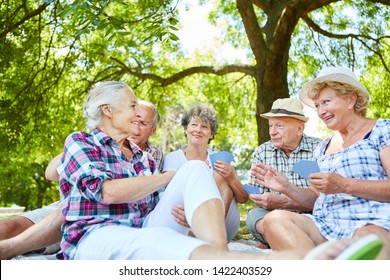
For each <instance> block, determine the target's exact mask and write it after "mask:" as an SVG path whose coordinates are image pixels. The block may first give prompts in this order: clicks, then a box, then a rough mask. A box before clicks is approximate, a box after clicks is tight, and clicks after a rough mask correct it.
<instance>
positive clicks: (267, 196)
mask: <svg viewBox="0 0 390 280" xmlns="http://www.w3.org/2000/svg"><path fill="white" fill-rule="evenodd" d="M249 198H250V199H251V200H252V201H253V202H254V203H255V204H256V205H257V206H259V207H261V208H264V209H266V210H270V211H271V210H275V209H289V210H299V211H303V212H311V211H312V210H313V207H310V205H304V204H301V203H297V202H296V201H294V200H292V199H291V198H289V197H288V196H286V195H283V194H277V193H270V192H266V193H264V194H251V195H250V196H249Z"/></svg>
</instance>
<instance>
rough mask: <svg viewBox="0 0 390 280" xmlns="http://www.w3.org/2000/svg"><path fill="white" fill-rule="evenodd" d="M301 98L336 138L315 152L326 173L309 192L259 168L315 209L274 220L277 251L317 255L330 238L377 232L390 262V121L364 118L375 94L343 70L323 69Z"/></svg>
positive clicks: (271, 235) (267, 223)
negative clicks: (316, 250)
mask: <svg viewBox="0 0 390 280" xmlns="http://www.w3.org/2000/svg"><path fill="white" fill-rule="evenodd" d="M300 98H301V99H302V101H303V102H304V103H306V104H307V105H308V106H311V107H315V108H316V109H317V114H318V116H319V118H320V119H321V120H322V121H323V122H324V123H325V124H326V126H327V127H328V128H329V129H331V130H333V131H335V132H336V133H335V135H334V136H332V137H329V138H327V139H325V140H324V141H323V142H322V145H319V147H318V148H317V149H316V151H315V153H314V155H315V157H316V159H317V162H318V165H319V167H320V170H321V172H319V173H313V174H311V175H310V177H309V178H310V185H311V186H310V188H309V189H305V190H301V189H298V188H297V187H295V186H293V185H292V184H291V183H290V182H288V181H287V180H286V179H285V177H284V176H283V175H282V174H280V173H279V172H277V171H276V170H274V169H272V168H270V167H267V166H260V165H259V166H258V167H257V168H255V169H254V170H253V173H254V174H257V177H258V178H259V180H264V181H265V183H266V184H267V185H269V187H270V188H272V189H274V190H278V191H281V192H283V193H284V194H286V195H288V196H289V197H291V198H292V199H294V200H296V201H299V202H301V203H303V204H304V203H306V204H312V205H314V208H313V214H312V215H300V214H297V213H291V212H286V211H273V212H272V213H270V214H269V215H267V216H266V218H265V220H264V227H265V232H266V238H267V240H269V244H270V245H271V248H272V249H275V250H283V249H292V248H296V247H298V246H299V247H300V248H308V249H310V248H312V247H314V246H316V245H318V244H320V243H323V242H325V241H327V240H332V239H342V238H348V237H352V236H363V235H367V234H369V233H375V234H377V235H379V236H381V237H382V239H383V240H384V244H385V245H384V247H383V249H382V251H381V254H380V256H379V257H378V258H381V259H390V234H389V231H390V179H389V176H388V174H389V173H390V120H389V119H378V120H374V119H370V118H367V117H365V114H366V110H367V107H368V104H369V93H368V91H367V89H366V88H365V87H364V86H363V85H362V84H361V83H359V82H358V80H357V78H356V76H355V75H354V74H353V73H352V72H351V71H349V70H348V69H344V68H341V67H331V68H325V69H324V70H322V71H321V72H320V74H319V76H318V77H317V78H316V79H314V80H312V81H310V82H308V83H307V84H306V85H304V87H303V88H302V90H301V92H300ZM265 170H266V171H265Z"/></svg>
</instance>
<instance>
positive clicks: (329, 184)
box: [309, 172, 346, 194]
mask: <svg viewBox="0 0 390 280" xmlns="http://www.w3.org/2000/svg"><path fill="white" fill-rule="evenodd" d="M345 180H346V178H345V177H343V176H341V175H339V174H337V173H333V172H318V173H312V174H310V176H309V181H310V185H311V186H312V187H314V188H315V189H316V190H317V191H319V192H322V193H327V194H335V193H345V192H346V191H345V186H346V182H345Z"/></svg>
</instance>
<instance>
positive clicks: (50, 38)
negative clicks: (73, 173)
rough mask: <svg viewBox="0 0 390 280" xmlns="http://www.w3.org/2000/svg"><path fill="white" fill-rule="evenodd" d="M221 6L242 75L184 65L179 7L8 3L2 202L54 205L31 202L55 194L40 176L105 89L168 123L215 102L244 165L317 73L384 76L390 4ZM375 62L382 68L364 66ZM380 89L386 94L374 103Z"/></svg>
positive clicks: (2, 28) (1, 45) (230, 66)
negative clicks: (242, 55)
mask: <svg viewBox="0 0 390 280" xmlns="http://www.w3.org/2000/svg"><path fill="white" fill-rule="evenodd" d="M200 2H202V3H204V2H206V1H200ZM216 3H217V6H216V10H215V11H214V12H213V13H212V14H211V16H210V19H211V21H212V22H213V23H214V24H216V25H221V24H222V25H223V26H224V29H221V30H222V31H221V38H220V40H221V41H229V42H231V43H232V44H233V46H235V47H237V48H242V49H245V50H247V53H248V58H247V61H248V62H247V64H246V65H243V64H242V63H241V62H240V61H237V62H234V63H226V62H224V63H220V62H219V61H217V60H216V59H215V56H214V55H213V54H212V53H210V54H208V55H202V56H197V57H194V58H191V59H189V58H186V57H185V55H184V54H183V52H182V50H181V49H180V44H179V42H178V41H177V39H178V38H177V36H176V35H175V31H176V30H177V28H178V23H179V20H178V17H179V16H178V14H177V10H176V5H177V4H178V1H167V0H148V1H133V0H116V1H108V0H104V1H96V0H90V1H78V0H75V1H57V0H44V1H41V2H37V1H27V0H22V1H19V2H17V1H3V2H1V4H0V67H1V71H0V77H1V80H2V83H1V84H0V107H1V110H0V114H1V117H0V147H1V149H0V157H1V166H0V174H1V175H0V176H1V177H2V178H7V179H8V180H2V181H3V182H1V183H0V190H1V192H0V194H1V198H0V201H3V202H8V201H10V199H12V198H14V199H17V200H18V201H20V203H23V204H24V205H29V206H31V207H34V206H38V205H40V204H41V203H45V202H46V201H47V199H48V198H45V196H42V197H41V198H39V199H38V198H37V199H36V200H34V201H31V198H30V201H27V200H28V199H26V197H37V195H36V193H37V190H38V189H39V188H41V189H42V190H48V191H45V192H46V193H50V192H52V191H53V190H55V189H56V185H55V184H54V183H53V184H51V187H48V186H45V185H44V184H42V182H40V181H39V180H37V177H36V175H35V174H38V177H42V178H43V170H44V168H45V164H47V162H48V161H49V160H50V159H51V158H52V157H54V156H55V155H56V154H58V153H59V152H61V149H62V146H63V141H64V139H65V137H66V136H67V135H68V134H69V133H70V132H71V131H73V130H80V129H82V128H83V127H84V125H83V119H82V116H81V113H80V112H81V104H82V100H83V97H84V95H85V92H86V91H87V90H88V89H89V88H90V87H91V86H92V85H94V84H95V83H96V82H98V81H102V80H109V79H115V80H125V81H127V82H128V83H129V84H130V85H132V87H133V88H134V89H135V90H136V93H137V95H138V96H139V97H140V98H142V99H148V100H150V101H152V102H154V103H156V104H157V105H158V107H159V110H160V111H161V112H162V113H163V115H168V114H165V113H167V112H173V113H174V115H175V116H179V115H180V111H181V110H182V109H183V108H185V107H187V106H188V105H190V104H191V103H193V102H199V101H201V102H209V103H212V104H213V105H214V107H216V109H217V111H218V115H219V117H220V119H221V128H220V131H219V134H218V135H217V136H218V137H217V138H216V139H215V142H213V143H214V144H215V145H216V146H217V147H218V148H220V149H230V150H234V149H239V148H241V147H244V148H246V150H245V151H246V152H242V151H240V152H242V154H245V155H246V158H247V159H248V158H250V156H249V155H250V154H251V150H252V149H253V147H254V146H255V145H256V144H257V143H262V142H264V141H265V140H267V139H268V129H267V125H266V123H265V121H264V120H263V119H262V118H260V117H259V114H260V113H262V112H266V111H268V110H270V108H271V104H272V102H273V101H274V100H275V99H277V98H281V97H288V96H289V95H293V94H294V93H295V92H296V91H297V89H298V88H299V87H300V86H301V85H302V84H303V82H304V81H305V80H306V79H308V78H310V77H312V76H315V74H316V72H317V71H318V68H319V67H320V66H321V65H324V64H343V65H347V66H349V67H351V68H355V67H356V68H357V70H359V72H360V73H365V72H366V71H367V73H370V72H369V71H370V70H371V69H370V67H371V66H375V67H377V68H378V69H383V71H384V72H386V71H387V72H388V66H387V56H386V53H385V52H384V50H387V45H386V43H387V40H388V37H387V36H386V30H387V29H386V24H387V23H388V20H389V8H388V6H389V4H390V1H384V0H383V1H329V0H328V1H325V0H319V1H312V0H295V1H291V0H290V1H287V0H277V1H276V0H275V1H265V0H252V1H249V0H246V1H245V0H237V1H233V0H226V1H218V2H216ZM346 11H349V12H350V13H349V14H346ZM377 19H378V20H377ZM369 54H375V57H376V59H375V60H374V59H372V60H369V59H367V57H368V56H369ZM374 73H375V72H374ZM376 73H378V72H376ZM363 82H365V83H366V84H367V85H371V83H368V81H367V80H365V81H363ZM383 90H384V89H381V88H378V91H379V92H378V96H382V95H381V94H383V92H384V91H383ZM383 96H385V95H383ZM373 104H374V105H375V106H382V108H383V106H386V103H383V102H382V103H375V102H373ZM252 109H253V110H252ZM381 111H383V110H381V108H380V107H379V108H378V110H376V111H375V112H374V110H373V112H374V113H375V114H378V112H381ZM254 118H255V120H256V121H254V120H253V119H254ZM176 119H177V117H176ZM256 127H257V129H256ZM254 130H256V131H257V133H256V134H257V135H253V133H251V131H254ZM179 131H180V129H179ZM169 132H171V135H172V139H173V141H170V143H174V144H176V143H178V144H179V143H180V141H181V140H180V139H179V138H180V135H182V134H181V133H180V132H177V131H174V130H173V129H169ZM175 146H176V145H175ZM242 161H243V160H242ZM246 162H249V161H248V160H247V161H246ZM38 166H40V168H38ZM22 192H23V196H18V194H20V193H22Z"/></svg>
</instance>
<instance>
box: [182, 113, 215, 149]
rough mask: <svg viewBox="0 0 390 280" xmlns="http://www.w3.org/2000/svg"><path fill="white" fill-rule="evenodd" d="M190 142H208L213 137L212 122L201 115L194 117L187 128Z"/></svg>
mask: <svg viewBox="0 0 390 280" xmlns="http://www.w3.org/2000/svg"><path fill="white" fill-rule="evenodd" d="M185 132H186V135H187V139H188V143H202V144H206V145H207V144H208V142H209V140H210V139H211V138H212V136H213V135H212V133H211V127H210V124H208V123H206V122H205V121H204V120H203V119H202V118H200V117H192V118H191V120H190V123H189V124H188V126H187V129H186V131H185Z"/></svg>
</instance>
